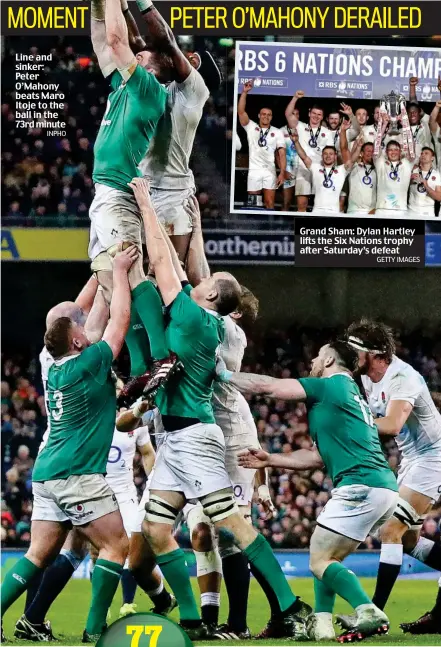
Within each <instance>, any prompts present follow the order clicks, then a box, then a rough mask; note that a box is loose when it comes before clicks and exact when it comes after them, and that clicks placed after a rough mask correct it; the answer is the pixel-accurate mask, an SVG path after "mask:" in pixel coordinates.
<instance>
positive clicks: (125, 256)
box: [113, 245, 139, 272]
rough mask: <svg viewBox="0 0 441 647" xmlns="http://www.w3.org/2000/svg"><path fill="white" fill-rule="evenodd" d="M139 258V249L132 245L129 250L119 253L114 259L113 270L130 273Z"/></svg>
mask: <svg viewBox="0 0 441 647" xmlns="http://www.w3.org/2000/svg"><path fill="white" fill-rule="evenodd" d="M138 256H139V249H138V248H137V246H136V245H130V246H129V247H127V249H124V250H123V251H121V252H118V253H117V254H116V255H115V258H114V259H113V270H114V271H118V270H121V271H123V272H128V271H129V270H130V268H131V267H132V265H133V263H134V262H135V261H136V259H137V258H138Z"/></svg>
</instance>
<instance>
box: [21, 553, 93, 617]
mask: <svg viewBox="0 0 441 647" xmlns="http://www.w3.org/2000/svg"><path fill="white" fill-rule="evenodd" d="M81 562H82V558H81V557H79V556H77V555H75V554H74V553H72V552H71V551H63V552H61V553H60V554H59V555H58V557H57V559H56V560H55V561H54V563H53V564H51V565H50V566H49V567H48V568H47V569H46V570H45V572H44V575H43V579H42V581H41V585H40V588H39V589H38V594H37V595H36V596H35V599H34V601H33V602H32V604H31V605H30V606H29V607H28V609H27V610H26V614H25V615H26V618H27V619H28V620H29V622H31V623H32V624H33V625H40V624H43V622H44V619H45V617H46V614H47V612H48V611H49V608H50V606H51V604H52V603H53V601H54V600H55V599H56V598H57V597H58V596H59V595H60V593H61V591H62V590H63V589H64V587H65V586H66V584H67V583H68V582H69V580H70V578H71V577H72V574H73V573H74V572H75V571H76V569H77V568H78V566H79V565H80V564H81Z"/></svg>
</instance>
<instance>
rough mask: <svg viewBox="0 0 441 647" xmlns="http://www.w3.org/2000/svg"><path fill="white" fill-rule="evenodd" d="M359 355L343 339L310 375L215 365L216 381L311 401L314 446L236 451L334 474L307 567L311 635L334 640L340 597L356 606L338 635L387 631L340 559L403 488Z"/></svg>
mask: <svg viewBox="0 0 441 647" xmlns="http://www.w3.org/2000/svg"><path fill="white" fill-rule="evenodd" d="M357 366H358V354H357V353H356V352H355V351H354V350H353V349H352V348H349V347H348V346H347V344H345V343H344V342H339V341H337V342H333V343H330V344H327V345H326V346H323V347H322V348H321V349H320V352H319V354H318V356H317V357H316V358H315V359H314V360H313V362H312V369H311V377H307V378H301V379H299V380H294V379H276V378H272V377H269V376H266V375H254V374H250V373H231V372H229V371H226V370H225V368H224V367H220V368H219V369H218V372H219V379H221V380H223V381H227V382H228V383H230V384H232V385H233V386H235V387H236V388H237V389H239V390H240V391H243V392H247V393H256V394H261V395H267V396H270V397H273V398H275V399H276V400H302V401H306V405H307V408H308V423H309V433H310V435H311V438H312V440H313V441H314V444H315V448H314V449H313V450H308V449H301V450H298V451H295V452H293V453H292V454H272V455H271V454H268V453H267V452H265V451H263V450H261V449H254V448H251V449H249V450H245V451H244V452H241V453H240V454H239V464H240V465H243V466H244V467H249V468H252V469H258V468H261V467H267V466H269V467H275V468H285V469H294V470H308V469H316V468H318V467H321V466H322V465H324V466H325V469H326V471H327V473H328V474H329V476H330V478H331V479H332V482H333V486H334V489H333V491H332V498H331V499H330V500H329V501H328V503H327V504H326V506H325V508H324V510H323V512H322V513H321V514H320V515H319V517H318V519H317V526H316V528H315V530H314V533H313V535H312V537H311V545H310V551H311V552H310V568H311V571H312V572H313V574H314V589H315V614H314V616H312V617H311V619H310V621H309V622H308V629H309V635H310V638H312V639H313V640H323V639H326V640H332V639H333V638H334V637H335V632H334V628H333V624H332V612H333V608H334V601H335V596H336V595H339V596H340V597H342V598H344V599H345V600H347V602H349V604H351V605H352V607H353V608H354V609H355V612H356V614H357V619H356V623H355V627H354V628H353V629H352V630H351V631H349V632H347V633H345V634H342V636H340V637H339V639H338V640H339V641H340V642H351V641H352V640H353V639H359V638H360V636H361V634H362V635H363V637H367V636H369V635H373V634H376V633H384V632H386V631H387V630H388V627H389V621H388V618H387V616H386V615H385V614H384V613H383V611H381V610H380V609H378V608H377V607H376V606H375V605H374V604H373V603H372V601H371V600H370V598H369V597H368V596H367V594H366V593H365V592H364V590H363V589H362V587H361V584H360V582H359V581H358V579H357V577H356V576H355V575H354V573H352V572H351V571H349V570H348V569H347V568H345V567H344V566H343V564H342V563H341V562H342V561H343V560H344V559H345V557H347V556H348V555H350V554H351V553H353V552H354V551H355V550H356V549H357V547H358V545H359V544H360V543H361V542H363V541H364V540H365V539H366V537H367V535H368V534H369V533H371V532H372V531H374V530H375V529H376V528H378V527H380V526H381V525H382V524H383V523H384V522H385V521H386V520H387V519H388V518H389V517H391V515H392V514H393V512H394V509H395V506H396V503H397V499H398V488H397V482H396V479H395V476H394V474H393V473H392V471H391V469H390V468H389V466H388V464H387V462H386V460H385V458H384V456H383V453H382V451H381V446H380V441H379V438H378V431H377V428H376V426H375V424H374V420H373V418H372V415H371V413H370V410H369V408H368V406H367V403H366V402H365V401H364V399H363V398H362V396H361V393H360V390H359V388H358V386H357V385H356V383H355V381H354V380H353V378H352V373H353V371H354V370H355V369H356V368H357Z"/></svg>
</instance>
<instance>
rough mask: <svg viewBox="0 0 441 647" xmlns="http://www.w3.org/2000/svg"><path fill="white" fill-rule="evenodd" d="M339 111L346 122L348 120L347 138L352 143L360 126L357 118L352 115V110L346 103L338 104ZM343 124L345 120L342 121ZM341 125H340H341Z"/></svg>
mask: <svg viewBox="0 0 441 647" xmlns="http://www.w3.org/2000/svg"><path fill="white" fill-rule="evenodd" d="M340 106H341V107H340V111H339V112H341V113H342V114H343V115H345V116H346V117H347V118H348V120H349V128H350V130H349V129H348V133H347V138H348V139H349V140H350V141H352V140H353V139H355V138H356V137H357V135H358V134H359V132H360V124H359V123H358V121H357V117H356V116H355V115H354V113H353V111H352V108H351V106H350V105H348V104H347V103H344V102H343V101H342V102H341V103H340ZM343 123H345V120H343ZM343 123H342V125H343Z"/></svg>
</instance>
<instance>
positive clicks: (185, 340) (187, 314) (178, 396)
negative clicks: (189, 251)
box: [156, 286, 225, 423]
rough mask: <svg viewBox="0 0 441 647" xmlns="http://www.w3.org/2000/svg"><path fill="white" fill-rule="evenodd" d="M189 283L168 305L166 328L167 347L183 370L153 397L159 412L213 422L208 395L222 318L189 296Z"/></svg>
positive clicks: (223, 331) (219, 340)
mask: <svg viewBox="0 0 441 647" xmlns="http://www.w3.org/2000/svg"><path fill="white" fill-rule="evenodd" d="M190 291H191V287H190V286H186V287H185V288H184V290H182V291H181V292H179V294H178V295H177V297H176V299H175V300H174V301H173V303H172V304H171V306H170V308H169V316H170V321H169V324H168V326H167V328H166V338H167V344H168V348H169V349H170V350H171V351H173V352H174V353H176V355H177V356H178V358H179V360H180V361H181V362H182V364H183V366H184V369H183V371H182V372H181V373H179V374H178V375H177V376H176V379H175V380H171V381H170V382H169V383H168V384H167V386H166V388H163V389H160V390H159V391H158V394H157V396H156V406H157V407H158V409H159V411H160V412H161V414H162V415H163V416H164V415H168V416H178V417H181V418H198V419H199V420H200V421H201V422H204V423H214V422H215V420H214V415H213V407H212V404H211V398H212V395H213V380H214V377H215V367H216V353H217V349H218V347H219V346H220V344H221V343H222V341H223V338H224V333H225V328H224V322H223V319H222V317H219V316H217V315H216V313H215V312H211V311H210V312H208V311H207V310H205V309H204V308H201V307H200V306H199V305H198V304H197V303H195V302H194V301H193V300H192V298H191V297H190V296H189V292H190Z"/></svg>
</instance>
